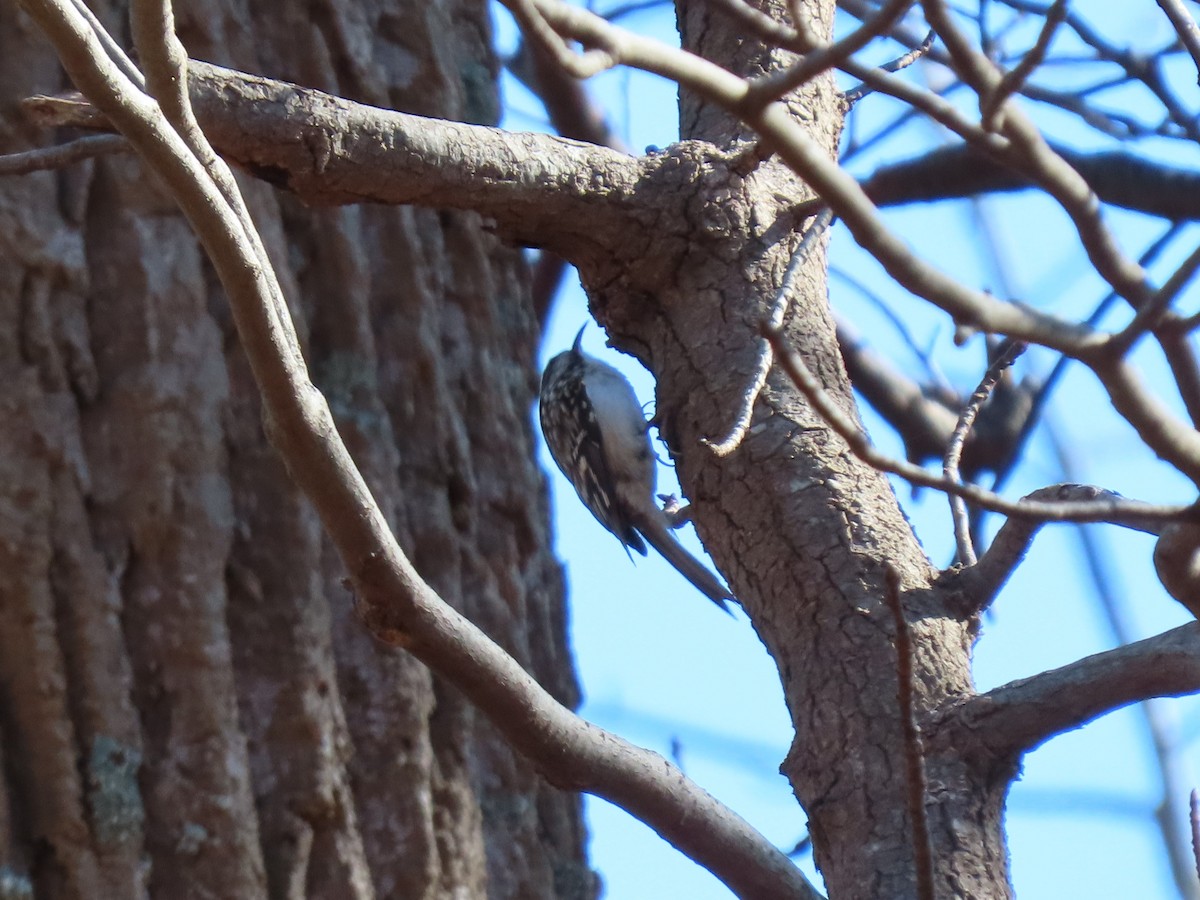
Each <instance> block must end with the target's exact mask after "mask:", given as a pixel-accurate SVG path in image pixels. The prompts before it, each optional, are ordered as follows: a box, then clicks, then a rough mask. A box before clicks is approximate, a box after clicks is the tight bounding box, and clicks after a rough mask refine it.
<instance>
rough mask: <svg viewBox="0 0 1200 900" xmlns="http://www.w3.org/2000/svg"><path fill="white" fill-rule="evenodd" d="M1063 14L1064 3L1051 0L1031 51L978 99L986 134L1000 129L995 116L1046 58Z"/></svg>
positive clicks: (1065, 12)
mask: <svg viewBox="0 0 1200 900" xmlns="http://www.w3.org/2000/svg"><path fill="white" fill-rule="evenodd" d="M1066 15H1067V2H1066V0H1054V3H1052V4H1051V5H1050V8H1049V9H1048V10H1046V18H1045V21H1044V22H1042V30H1041V32H1040V33H1039V34H1038V39H1037V41H1036V42H1035V43H1034V45H1033V49H1031V50H1030V51H1029V52H1028V53H1026V54H1025V56H1024V57H1023V58H1022V59H1021V61H1020V62H1019V63H1018V64H1017V65H1016V66H1014V67H1013V68H1011V69H1009V70H1008V71H1007V72H1005V73H1004V77H1002V78H1001V79H1000V83H999V84H998V85H996V87H995V89H994V90H993V91H991V93H989V94H986V95H984V96H981V97H980V98H979V111H980V113H981V117H982V119H983V127H984V128H986V129H987V130H988V131H998V130H1000V118H999V117H1000V112H1001V110H1002V108H1003V106H1004V103H1005V101H1006V100H1008V98H1009V97H1011V96H1012V95H1013V94H1015V93H1017V92H1018V91H1019V90H1020V89H1021V86H1022V85H1023V84H1024V83H1025V82H1026V81H1027V80H1028V79H1029V76H1030V75H1032V74H1033V72H1034V70H1035V69H1036V68H1037V67H1038V66H1040V65H1041V64H1042V60H1044V59H1045V58H1046V51H1047V50H1049V49H1050V42H1051V41H1052V40H1054V35H1055V32H1057V31H1058V26H1059V25H1061V24H1062V22H1063V19H1065V18H1066Z"/></svg>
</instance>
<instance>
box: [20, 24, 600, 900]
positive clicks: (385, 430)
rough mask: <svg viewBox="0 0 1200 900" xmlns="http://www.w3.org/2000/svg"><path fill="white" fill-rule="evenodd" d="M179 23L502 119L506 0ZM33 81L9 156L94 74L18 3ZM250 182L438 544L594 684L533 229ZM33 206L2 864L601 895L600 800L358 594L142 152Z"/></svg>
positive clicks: (505, 636) (336, 387)
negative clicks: (275, 440)
mask: <svg viewBox="0 0 1200 900" xmlns="http://www.w3.org/2000/svg"><path fill="white" fill-rule="evenodd" d="M176 14H177V17H178V20H179V32H180V37H181V39H182V40H183V42H184V44H185V46H186V47H187V48H188V50H189V51H190V52H191V53H192V54H194V55H196V56H199V57H201V58H207V59H211V60H213V61H214V62H218V63H225V64H231V65H236V66H239V67H242V68H245V69H249V70H252V71H261V72H264V73H268V74H272V75H275V76H278V77H282V78H286V79H289V80H292V81H296V82H298V83H302V84H307V85H311V86H314V87H318V88H322V89H325V90H329V91H332V92H335V93H338V94H341V95H344V96H348V97H352V98H354V99H356V100H360V101H363V102H369V103H373V104H377V105H381V106H395V107H397V108H400V109H407V110H411V111H414V112H419V113H422V114H427V115H440V116H445V117H448V118H459V119H463V120H465V121H472V122H487V123H492V122H494V120H495V116H496V111H497V100H496V95H495V89H494V85H493V77H494V63H493V62H492V61H491V57H490V51H489V49H488V45H489V35H488V32H487V28H488V26H487V10H486V8H485V7H484V5H483V4H479V3H465V2H453V0H451V2H445V3H436V4H426V3H412V4H407V5H405V6H403V7H401V8H399V9H397V8H396V7H395V5H394V4H390V5H384V4H378V5H376V4H368V5H365V6H364V5H363V4H340V3H331V4H326V5H322V6H320V7H319V8H313V7H302V6H298V5H294V4H287V5H282V6H281V5H271V6H270V7H269V8H267V7H256V8H253V9H251V8H247V7H235V8H232V9H231V8H228V7H222V6H219V5H216V4H206V3H201V4H191V5H188V6H187V7H181V8H180V9H179V10H177V13H176ZM101 15H102V17H103V18H104V19H105V21H106V23H107V24H108V25H109V26H110V27H112V28H113V31H114V33H115V34H118V35H121V34H124V33H126V29H125V28H124V27H121V26H120V23H121V21H122V20H121V18H120V15H122V14H119V13H118V12H117V11H115V10H103V11H101ZM0 84H2V85H3V96H4V97H6V98H8V99H7V102H6V103H5V105H4V108H3V109H2V110H0V116H2V117H3V120H4V128H3V129H2V133H3V134H4V135H5V137H4V138H3V139H0V152H10V151H14V150H18V149H24V148H27V147H29V146H35V145H37V144H38V143H40V142H43V141H44V139H45V135H40V134H37V133H35V132H33V131H32V130H31V129H29V128H27V127H25V126H24V125H23V123H22V121H21V119H20V118H19V116H18V114H17V111H16V108H15V101H16V100H17V99H19V98H20V97H22V96H24V95H27V94H29V93H37V92H45V91H47V90H54V89H57V88H61V87H64V86H65V85H64V84H63V81H62V76H61V74H60V71H59V68H58V65H57V63H56V62H55V60H54V58H53V56H52V54H51V53H50V52H49V50H48V49H47V47H46V45H45V44H44V42H42V41H40V40H39V39H38V38H37V36H36V34H35V32H34V31H33V29H32V28H31V27H30V26H29V25H28V22H27V20H25V19H24V18H23V17H21V16H19V15H17V14H16V13H15V12H14V11H13V9H12V7H11V6H8V7H4V8H0ZM248 191H249V202H250V204H251V208H252V211H253V213H254V215H255V218H256V221H257V222H258V223H259V224H260V227H261V228H262V230H263V232H264V239H265V240H266V242H267V246H268V248H269V250H270V252H271V254H272V256H273V259H274V261H275V263H276V266H277V267H278V270H279V273H280V278H281V280H282V281H283V283H284V285H285V289H286V291H287V294H288V296H289V298H290V299H291V300H292V302H293V311H294V313H295V314H296V316H297V319H298V322H299V328H300V331H301V334H302V336H303V338H304V340H305V343H306V352H307V355H308V359H309V362H310V365H311V366H312V368H313V370H314V372H315V374H316V376H317V379H318V382H319V384H320V386H321V388H322V390H323V391H324V392H325V393H326V395H327V397H328V398H329V400H330V403H331V406H332V407H333V409H334V411H335V413H336V415H337V417H338V421H339V427H340V429H341V430H342V433H343V434H344V435H345V437H346V439H347V441H348V443H349V444H350V447H351V450H352V451H353V452H354V454H355V457H356V460H357V461H358V463H359V465H360V466H361V467H362V469H363V471H364V474H365V475H366V477H367V479H368V481H369V482H370V484H371V487H372V489H373V490H374V491H375V493H376V496H377V497H379V498H380V500H381V502H382V503H383V505H384V508H385V510H386V511H387V512H388V514H389V516H390V518H391V520H392V522H393V523H394V525H395V527H396V530H397V533H398V534H399V535H400V536H401V540H402V543H403V544H404V547H405V549H406V550H407V551H408V552H409V554H410V555H411V557H412V558H413V560H414V561H415V563H416V564H417V565H418V567H419V568H420V570H421V572H422V573H423V574H424V575H425V577H427V578H428V579H429V580H430V581H431V583H432V584H433V585H434V586H436V587H437V589H438V590H439V591H440V592H441V594H442V596H444V597H446V598H448V599H450V600H451V601H452V602H455V603H456V604H458V605H459V606H460V608H462V609H463V610H464V612H466V613H467V614H468V615H469V616H470V617H471V618H472V619H473V620H474V621H475V622H476V623H478V624H479V625H481V627H483V628H484V629H485V630H486V631H487V632H488V633H489V634H490V635H491V636H492V637H493V638H495V639H496V640H497V641H499V642H500V643H501V644H502V645H503V646H504V647H505V648H506V649H508V650H509V652H511V653H513V654H514V655H515V656H516V657H517V658H518V659H519V660H520V661H521V662H522V663H523V664H524V665H526V666H527V667H528V668H529V669H530V670H531V671H533V672H534V673H535V675H536V676H537V677H538V679H539V680H540V681H541V682H542V683H543V684H544V685H546V686H548V687H549V688H550V689H551V690H552V691H553V692H554V693H555V694H556V696H558V697H560V698H562V699H563V700H564V701H566V702H568V703H572V702H574V701H575V699H576V696H577V688H576V685H575V681H574V676H573V673H572V669H571V665H570V661H569V657H568V654H567V651H566V648H565V640H564V619H563V610H562V580H561V576H560V573H559V569H558V567H557V565H556V564H555V563H554V561H553V559H552V557H551V556H550V555H549V553H548V549H547V548H548V546H549V541H548V534H547V528H546V521H547V515H546V512H547V510H546V502H545V497H544V488H543V481H542V477H541V475H540V474H539V473H538V472H537V470H536V468H535V463H534V453H533V437H532V434H531V430H530V418H529V415H528V412H529V406H530V403H531V401H532V397H533V393H534V388H535V381H534V378H533V375H532V370H533V355H534V349H535V346H536V337H537V323H536V320H535V317H534V315H533V311H532V309H531V307H530V304H529V301H528V287H527V284H526V276H525V273H524V269H523V264H522V261H521V259H520V257H519V255H518V254H517V253H516V252H515V251H513V250H511V249H507V248H504V247H502V246H500V245H499V244H498V242H497V241H496V240H495V239H494V238H493V237H491V236H490V235H489V234H488V233H487V232H486V230H485V229H484V228H483V227H482V226H481V222H480V220H479V218H478V217H477V216H475V215H474V214H471V213H446V214H439V213H437V212H432V211H415V210H411V209H399V208H381V207H372V208H362V209H354V208H345V209H340V210H328V211H320V212H313V211H311V210H307V209H304V208H303V207H302V206H301V205H300V204H299V203H297V202H295V201H294V200H293V199H291V198H288V197H286V196H281V195H278V194H276V193H275V192H273V191H272V190H271V189H270V188H267V187H265V186H263V185H261V184H260V185H248ZM0 222H2V225H0V259H2V260H3V262H4V265H3V266H0V279H2V280H0V315H2V316H3V322H2V323H0V371H2V372H3V377H4V378H5V381H6V383H7V384H8V385H9V389H8V390H6V391H5V392H4V394H3V399H2V400H0V403H2V404H3V407H4V409H3V413H2V414H3V420H4V421H5V423H6V427H5V428H4V429H3V430H0V509H2V510H3V513H2V514H0V534H2V535H3V539H2V540H0V685H3V695H2V696H3V703H2V704H0V735H3V738H4V744H3V762H4V773H5V778H4V781H3V788H2V789H0V807H2V810H0V878H11V879H14V880H15V883H31V884H32V885H33V886H34V887H36V890H37V895H38V896H39V897H40V896H46V897H59V896H61V897H101V896H114V897H116V896H122V897H125V896H128V897H135V896H147V895H149V896H163V897H182V896H196V897H203V896H212V897H235V896H236V897H256V896H272V897H339V898H340V897H362V898H366V897H373V896H379V897H390V896H402V897H430V898H432V897H441V896H449V895H451V894H453V895H455V896H464V897H484V896H488V897H551V896H555V897H587V896H591V895H593V894H594V892H595V888H596V884H595V879H594V877H593V876H592V874H591V872H590V871H589V870H588V868H587V866H586V863H585V861H584V858H583V830H582V824H581V818H580V809H579V802H578V798H577V796H575V795H573V794H569V793H563V792H559V791H556V790H554V789H553V788H550V787H549V786H547V785H546V784H545V783H544V782H543V781H541V780H540V779H538V778H536V777H535V776H534V775H533V773H532V772H531V771H530V769H529V768H528V766H527V765H525V764H524V763H523V762H521V761H520V760H519V759H518V758H516V757H515V756H514V754H513V753H512V751H510V750H509V749H508V747H507V746H506V745H505V744H503V743H502V742H501V741H500V740H499V739H498V738H497V737H496V735H495V734H494V732H493V731H492V729H491V728H490V726H489V725H488V724H487V723H486V722H485V721H484V719H483V717H482V716H480V715H478V714H477V713H476V712H475V711H474V710H473V709H472V708H470V707H469V706H468V705H466V704H465V703H464V702H463V701H462V700H461V699H460V698H459V697H458V696H457V695H456V693H455V692H454V690H453V689H451V688H448V687H446V686H445V685H442V684H440V683H438V682H437V681H436V679H434V678H432V677H431V676H430V675H429V674H428V672H427V670H425V669H424V668H423V667H422V666H420V665H419V664H417V663H416V662H414V661H413V660H412V659H411V658H410V657H408V656H407V655H406V654H404V653H402V652H399V651H395V650H391V649H388V648H383V647H380V646H378V645H377V644H375V643H374V642H372V641H371V639H370V638H368V637H367V635H366V632H365V631H364V630H363V629H362V627H361V625H360V624H359V623H358V622H357V621H356V620H355V618H354V614H353V598H352V597H351V596H350V595H349V593H348V592H347V591H346V589H345V588H344V587H343V586H342V577H343V572H342V570H341V567H340V565H339V563H338V562H337V560H336V557H335V555H334V554H333V553H332V552H331V550H330V548H329V546H328V543H327V541H326V540H325V539H324V537H323V536H322V534H321V531H320V528H319V525H318V522H317V520H316V517H315V516H314V514H313V512H312V510H311V509H310V507H309V506H308V505H307V503H305V502H304V501H302V500H301V499H300V498H299V496H298V494H297V492H296V490H295V489H294V488H293V486H292V485H291V482H290V480H289V478H288V476H287V473H286V471H285V470H284V469H283V467H282V466H281V464H280V463H279V461H278V458H277V457H276V456H275V455H274V453H273V452H272V451H271V450H270V448H269V447H268V445H267V443H266V441H265V438H264V436H263V430H262V425H261V423H260V414H259V407H258V402H257V394H256V392H255V390H254V388H253V385H252V384H251V382H250V379H249V375H248V373H247V371H246V366H245V362H244V360H243V358H242V355H241V351H240V349H239V348H238V346H237V342H236V340H235V338H234V335H233V329H232V325H231V323H230V321H229V316H228V311H227V309H226V308H225V305H224V300H223V298H222V296H221V292H220V290H219V288H218V287H217V285H216V284H215V281H214V279H213V278H212V275H211V272H210V271H209V270H208V268H207V266H206V264H205V263H204V261H203V259H202V256H201V254H200V252H199V250H198V248H197V246H196V242H195V240H194V238H193V237H192V236H191V235H190V234H189V232H188V229H187V227H186V225H185V224H184V223H183V222H182V220H181V219H180V218H179V217H178V216H177V215H176V214H175V211H174V210H173V209H172V208H171V206H170V204H168V203H167V202H165V201H164V199H163V197H162V195H161V194H160V193H159V192H158V191H157V190H156V189H155V186H154V184H153V182H152V181H151V180H148V179H147V178H146V176H145V174H144V172H143V171H142V169H141V168H140V167H139V165H138V163H137V162H136V161H135V160H133V159H132V158H110V159H105V160H101V161H97V162H95V163H91V164H88V165H85V166H81V167H78V168H76V169H71V170H66V171H63V172H61V173H55V174H49V173H44V174H38V175H33V176H26V177H23V178H20V179H5V180H3V181H0ZM26 879H28V882H26ZM5 883H6V884H7V882H5Z"/></svg>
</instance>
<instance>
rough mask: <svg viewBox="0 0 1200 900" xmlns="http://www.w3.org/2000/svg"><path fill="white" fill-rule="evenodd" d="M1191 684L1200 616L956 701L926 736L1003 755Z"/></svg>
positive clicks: (1198, 686)
mask: <svg viewBox="0 0 1200 900" xmlns="http://www.w3.org/2000/svg"><path fill="white" fill-rule="evenodd" d="M1196 691H1200V623H1197V622H1192V623H1189V624H1187V625H1182V626H1180V627H1179V628H1175V629H1173V630H1171V631H1168V632H1165V633H1163V634H1160V635H1156V636H1155V637H1152V638H1147V639H1146V640H1144V641H1138V642H1137V643H1134V644H1126V645H1125V646H1123V647H1118V648H1117V649H1115V650H1108V651H1106V652H1104V653H1097V654H1096V655H1094V656H1089V657H1086V658H1084V659H1081V660H1078V661H1077V662H1073V663H1071V664H1069V665H1066V666H1063V667H1062V668H1059V669H1051V670H1050V671H1048V672H1042V673H1040V674H1038V675H1034V676H1033V677H1032V678H1023V679H1021V680H1020V681H1014V682H1012V683H1011V684H1006V685H1004V686H1003V687H998V688H996V689H995V690H992V691H988V692H987V693H986V694H980V695H979V696H977V697H972V698H971V699H969V700H965V701H963V702H962V703H959V704H956V705H955V706H953V707H951V708H950V709H948V710H946V711H945V712H943V713H941V714H940V715H939V716H938V722H937V723H936V724H935V726H934V727H933V728H932V729H931V730H930V731H931V732H932V736H931V737H930V743H931V744H936V745H937V746H938V747H939V748H945V747H949V746H956V747H959V748H963V749H967V751H968V752H970V749H969V748H971V747H974V748H975V752H979V753H987V754H990V755H993V756H995V757H998V758H1005V759H1008V758H1012V757H1014V756H1016V755H1018V754H1021V753H1025V752H1028V751H1030V750H1032V749H1034V748H1035V747H1037V746H1038V745H1039V744H1042V743H1043V742H1045V741H1047V740H1049V739H1050V738H1052V737H1054V736H1055V735H1056V734H1061V733H1062V732H1064V731H1069V730H1071V729H1072V728H1078V727H1079V726H1080V725H1084V724H1086V723H1087V722H1090V721H1091V720H1093V719H1095V718H1097V717H1099V716H1102V715H1104V714H1105V713H1109V712H1112V711H1113V710H1116V709H1120V708H1121V707H1122V706H1127V705H1129V704H1130V703H1136V702H1137V701H1139V700H1145V699H1147V698H1150V697H1178V696H1181V695H1184V694H1191V693H1195V692H1196ZM927 734H930V732H927Z"/></svg>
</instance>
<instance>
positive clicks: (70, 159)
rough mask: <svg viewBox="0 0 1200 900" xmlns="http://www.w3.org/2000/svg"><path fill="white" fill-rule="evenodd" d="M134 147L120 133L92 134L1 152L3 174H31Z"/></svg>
mask: <svg viewBox="0 0 1200 900" xmlns="http://www.w3.org/2000/svg"><path fill="white" fill-rule="evenodd" d="M131 149H132V148H131V147H130V146H129V142H128V141H126V140H125V138H123V137H121V135H119V134H90V135H88V136H87V137H81V138H77V139H76V140H73V141H70V142H68V143H66V144H59V145H58V146H55V147H41V148H38V149H36V150H26V151H24V152H23V153H9V154H7V155H5V156H0V176H3V175H28V174H29V173H30V172H43V171H45V170H46V169H63V168H66V167H67V166H73V165H74V164H75V163H77V162H82V161H83V160H85V159H93V158H95V157H97V156H107V155H109V154H110V153H128V152H129V151H130V150H131Z"/></svg>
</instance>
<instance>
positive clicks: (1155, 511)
mask: <svg viewBox="0 0 1200 900" xmlns="http://www.w3.org/2000/svg"><path fill="white" fill-rule="evenodd" d="M763 332H764V334H765V335H766V336H767V339H768V340H769V341H770V342H771V346H772V347H773V348H774V350H775V357H776V359H778V360H779V363H780V365H781V366H782V367H783V370H784V371H785V372H786V373H787V375H788V377H789V378H790V379H791V380H792V383H793V384H795V385H796V387H797V388H798V389H799V390H800V392H801V393H802V394H804V396H805V398H806V399H807V400H808V402H809V403H811V404H812V406H813V408H814V409H815V410H816V411H817V412H818V413H819V414H820V416H821V418H823V419H824V420H825V422H826V424H828V425H829V427H830V428H832V429H833V430H834V432H836V433H837V434H838V435H840V436H841V438H842V439H843V440H844V441H845V442H846V444H847V445H848V446H849V448H850V452H852V453H853V454H854V455H855V456H857V457H858V458H859V459H861V460H862V461H863V462H865V463H867V464H868V465H870V466H873V467H874V468H876V469H878V470H880V471H881V472H891V473H892V474H894V475H899V476H900V477H901V478H904V479H906V480H907V481H910V482H912V483H913V484H916V485H919V486H921V487H929V488H934V489H936V490H939V491H945V492H946V493H953V494H958V495H959V496H961V497H963V498H964V499H966V500H969V501H970V502H971V503H975V504H977V505H979V506H982V507H983V508H985V509H990V510H992V511H993V512H999V513H1004V514H1005V515H1010V516H1028V517H1030V518H1036V519H1044V520H1046V521H1050V522H1110V523H1112V524H1114V525H1122V526H1124V527H1125V528H1132V529H1134V530H1136V531H1145V532H1147V533H1149V534H1157V533H1158V532H1159V530H1161V527H1162V525H1163V524H1165V523H1166V522H1172V521H1186V520H1191V519H1192V518H1193V517H1195V516H1196V514H1197V513H1196V510H1195V508H1194V507H1193V506H1191V505H1189V506H1157V505H1153V504H1149V503H1143V502H1142V501H1140V500H1126V499H1124V498H1121V497H1111V496H1105V497H1098V498H1097V499H1095V500H1088V501H1082V502H1072V501H1064V502H1053V503H1047V502H1040V501H1038V502H1035V501H1029V500H1017V501H1015V502H1014V501H1012V500H1006V499H1005V498H1004V497H1001V496H999V495H997V494H994V493H992V492H991V491H988V490H985V489H984V488H981V487H979V486H978V485H975V484H955V483H954V482H953V481H950V480H948V479H947V478H945V477H944V476H940V475H934V474H933V473H932V472H929V471H927V470H926V469H923V468H921V467H920V466H918V465H914V464H913V463H910V462H905V461H903V460H899V459H893V458H892V457H890V456H887V455H886V454H884V453H880V452H879V451H878V450H876V449H875V447H873V446H872V445H871V441H870V439H869V438H868V437H867V435H866V433H865V432H863V430H862V429H861V428H860V427H859V425H858V423H857V422H855V421H854V419H853V418H852V417H851V416H850V415H849V414H847V413H846V412H844V411H843V410H842V409H841V408H840V407H839V406H838V404H837V403H836V402H835V401H834V400H833V399H832V398H830V396H829V395H828V394H827V393H826V392H825V388H824V387H823V386H822V385H821V382H820V381H819V380H818V379H817V377H816V376H815V375H813V374H812V372H811V371H809V368H808V366H806V365H805V364H804V361H803V360H802V359H801V358H800V356H799V354H798V353H796V351H795V350H793V349H792V348H791V347H790V346H789V345H788V344H787V343H786V339H785V338H784V335H783V332H782V331H781V330H775V331H772V330H770V329H768V328H766V327H765V323H764V328H763Z"/></svg>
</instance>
